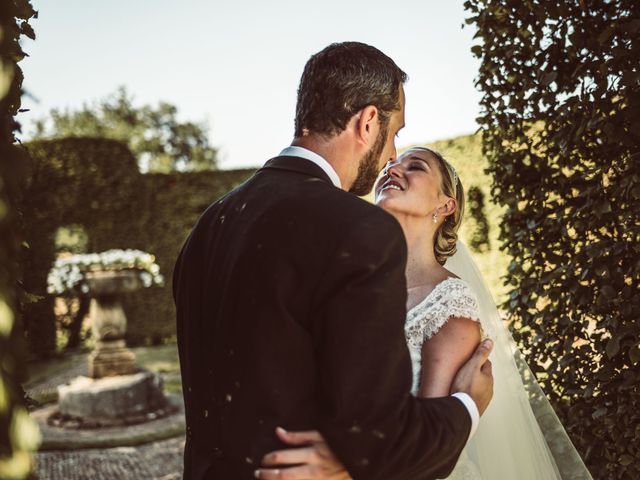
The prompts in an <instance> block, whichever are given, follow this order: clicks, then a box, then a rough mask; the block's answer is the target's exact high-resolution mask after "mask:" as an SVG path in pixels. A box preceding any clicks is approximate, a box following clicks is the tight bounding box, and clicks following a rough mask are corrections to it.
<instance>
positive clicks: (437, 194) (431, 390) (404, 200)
mask: <svg viewBox="0 0 640 480" xmlns="http://www.w3.org/2000/svg"><path fill="white" fill-rule="evenodd" d="M375 193H376V203H377V204H378V205H379V206H380V207H382V208H384V209H385V210H387V211H388V212H389V213H391V214H392V215H393V216H394V217H395V218H396V219H397V220H398V222H399V223H400V225H401V226H402V229H403V231H404V234H405V238H406V240H407V246H408V254H409V255H408V260H407V268H406V277H407V312H408V313H407V319H406V323H405V336H406V340H407V345H408V347H409V352H410V354H411V359H412V368H413V386H412V393H413V394H414V395H419V396H422V397H442V396H446V395H449V391H450V389H451V384H452V382H453V378H454V376H455V374H456V372H457V371H458V369H459V368H460V367H461V366H462V365H463V364H464V363H465V362H466V361H467V360H468V358H469V357H470V356H471V354H472V353H473V351H474V350H475V348H476V346H477V344H478V343H479V341H480V340H481V338H482V337H485V336H488V337H491V338H492V339H493V340H494V344H495V347H494V350H493V353H492V356H491V360H492V364H493V374H494V379H495V381H494V397H493V401H492V403H491V404H490V405H489V408H488V409H487V411H486V412H485V414H484V416H483V417H482V420H481V422H480V426H479V428H478V430H477V431H476V432H475V434H472V435H471V438H470V440H469V442H468V443H467V446H466V447H465V449H464V450H463V452H462V454H461V456H460V459H459V460H458V463H457V464H456V467H455V469H454V470H453V472H452V473H451V475H450V476H449V477H447V478H449V479H454V480H478V479H484V480H486V479H492V480H507V479H509V480H510V479H515V478H518V479H520V480H527V479H530V480H542V479H544V480H552V479H591V476H590V475H589V472H588V470H587V469H586V467H585V466H584V464H583V463H582V460H581V459H580V457H579V456H578V454H577V452H576V451H575V449H574V448H573V445H572V444H571V442H570V440H569V438H568V436H567V435H566V433H565V432H564V429H563V428H562V426H561V424H560V422H559V420H558V419H557V417H556V416H555V414H554V413H553V410H552V408H551V406H550V405H549V403H548V401H546V398H545V397H544V394H543V393H542V391H541V390H540V388H539V386H538V385H537V383H536V382H535V379H534V377H533V375H532V374H531V372H530V371H529V370H528V368H527V366H526V363H525V362H524V361H522V360H521V359H520V357H519V352H518V351H517V349H516V348H515V346H514V343H513V340H512V338H511V336H510V334H509V332H508V330H507V329H506V327H505V326H504V325H503V324H502V322H501V320H500V315H499V313H498V311H497V309H496V306H495V303H494V302H493V300H492V298H491V295H490V293H489V292H488V290H487V288H486V286H485V284H484V282H483V280H482V277H481V275H480V274H479V272H478V271H477V269H476V268H475V264H474V263H473V260H472V259H471V256H470V254H469V253H468V251H467V249H466V247H465V246H464V245H463V244H462V243H460V242H458V241H457V231H458V229H459V227H460V223H461V221H462V216H463V212H464V190H463V187H462V184H461V182H460V179H459V178H458V175H457V173H456V171H455V170H454V168H453V167H452V166H451V165H450V164H449V162H447V161H446V160H445V159H444V158H443V157H442V156H441V155H440V154H439V153H437V152H435V151H433V150H430V149H427V148H422V147H420V148H411V149H410V150H408V151H406V152H405V153H403V154H402V155H400V156H399V157H398V158H397V160H395V161H393V162H390V163H389V164H387V166H386V168H385V170H384V172H383V175H382V176H381V177H380V179H379V180H378V182H377V184H376V187H375ZM445 264H446V268H445ZM540 425H543V427H544V434H543V431H542V429H541V428H540ZM277 435H278V436H279V438H280V439H281V440H282V441H283V442H284V443H285V444H288V445H292V446H296V447H298V448H295V449H289V450H281V451H278V452H272V453H270V454H267V455H266V456H265V457H264V459H263V468H262V469H260V470H258V471H256V477H257V478H262V479H315V478H323V479H327V478H332V479H348V478H350V477H349V474H348V472H347V471H346V470H345V469H344V467H343V466H342V465H341V464H340V462H339V460H338V459H337V458H336V457H335V456H334V455H333V453H332V452H331V450H330V448H329V447H328V445H327V444H326V443H325V442H324V439H323V438H322V436H321V435H320V434H319V433H318V432H315V431H312V432H287V431H285V430H283V429H278V430H277ZM545 436H546V437H547V438H546V439H545ZM550 447H551V448H550ZM554 455H555V456H554ZM276 467H277V468H276ZM287 467H289V468H287Z"/></svg>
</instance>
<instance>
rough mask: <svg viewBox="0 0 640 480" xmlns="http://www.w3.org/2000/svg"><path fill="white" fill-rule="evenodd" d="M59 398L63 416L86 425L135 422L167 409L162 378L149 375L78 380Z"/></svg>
mask: <svg viewBox="0 0 640 480" xmlns="http://www.w3.org/2000/svg"><path fill="white" fill-rule="evenodd" d="M58 395H59V400H58V408H59V411H60V413H61V414H62V415H66V416H69V417H74V418H78V419H81V420H83V422H84V423H92V422H93V423H99V424H103V425H107V424H109V423H114V422H123V421H124V422H126V421H127V420H128V419H131V420H132V421H135V419H137V418H142V417H144V416H145V415H146V414H147V413H149V412H154V411H157V410H161V409H164V408H166V407H167V400H166V398H165V396H164V394H163V393H162V381H161V379H160V377H159V376H158V375H155V374H153V373H151V372H146V371H143V372H139V373H136V374H133V375H123V376H119V377H106V378H100V379H93V378H88V377H77V378H76V379H74V380H72V381H71V382H70V383H69V384H67V385H60V386H59V387H58Z"/></svg>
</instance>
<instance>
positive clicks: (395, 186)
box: [380, 179, 405, 193]
mask: <svg viewBox="0 0 640 480" xmlns="http://www.w3.org/2000/svg"><path fill="white" fill-rule="evenodd" d="M385 190H399V191H401V192H404V190H405V188H404V187H403V186H402V185H400V183H399V182H397V181H396V180H391V179H389V180H387V181H386V182H385V183H384V185H382V188H381V189H380V193H382V192H384V191H385Z"/></svg>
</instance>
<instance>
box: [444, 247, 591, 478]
mask: <svg viewBox="0 0 640 480" xmlns="http://www.w3.org/2000/svg"><path fill="white" fill-rule="evenodd" d="M457 246H458V250H457V253H456V254H455V255H454V256H453V257H451V258H450V259H449V260H448V261H447V262H446V265H445V267H446V268H447V269H448V270H449V271H451V272H452V273H454V274H455V275H457V276H459V277H460V278H461V279H463V280H464V281H466V282H467V283H468V284H469V286H470V287H471V289H472V290H473V291H474V293H475V294H476V296H477V298H478V306H479V313H480V321H481V324H482V328H483V330H484V333H485V335H487V336H489V337H491V338H492V339H493V340H494V350H493V352H492V354H491V357H490V358H491V362H492V365H493V375H494V396H493V400H492V401H491V404H490V405H489V408H488V409H487V411H486V412H485V414H484V415H483V416H482V419H481V421H480V427H479V428H478V431H477V432H476V434H475V435H474V437H473V438H472V439H471V440H470V441H469V443H468V445H467V447H466V449H465V456H466V457H467V458H468V460H467V461H471V462H472V463H473V464H474V465H475V466H476V467H477V468H478V470H479V472H480V474H481V477H482V479H491V480H506V479H515V478H517V479H519V480H529V479H530V480H542V479H544V480H552V479H562V480H569V479H571V480H573V479H576V480H577V479H589V480H590V479H592V477H591V475H590V474H589V471H588V470H587V468H586V466H585V465H584V463H583V461H582V459H581V458H580V456H579V455H578V453H577V451H576V449H575V447H574V446H573V444H572V443H571V440H569V437H568V436H567V434H566V432H565V430H564V428H563V427H562V424H561V423H560V420H559V419H558V417H557V416H556V414H555V412H554V411H553V408H552V407H551V404H550V403H549V401H548V400H547V399H546V397H545V395H544V393H543V392H542V390H541V388H540V386H539V385H538V384H537V382H536V381H535V377H534V375H533V374H532V372H531V371H530V370H529V368H528V366H527V364H526V362H525V361H524V359H523V358H522V356H521V355H520V352H519V351H518V349H517V347H516V345H515V342H514V340H513V337H512V336H511V334H510V333H509V330H508V329H507V327H506V326H505V325H504V323H503V322H502V320H501V318H500V314H499V312H498V309H497V307H496V304H495V302H494V300H493V297H492V296H491V293H490V292H489V290H488V288H487V286H486V284H485V283H484V281H483V279H482V275H481V273H480V272H479V270H478V269H477V267H476V265H475V262H474V261H473V258H472V257H471V254H470V253H469V250H468V249H467V247H466V246H465V245H464V244H463V243H462V242H460V241H458V244H457Z"/></svg>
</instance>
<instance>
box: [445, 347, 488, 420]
mask: <svg viewBox="0 0 640 480" xmlns="http://www.w3.org/2000/svg"><path fill="white" fill-rule="evenodd" d="M492 349H493V342H492V341H491V340H489V339H487V340H483V341H482V342H481V343H480V345H478V348H476V351H475V352H474V354H473V356H472V357H471V358H470V359H469V361H468V362H467V363H465V364H464V365H463V367H462V368H461V369H460V370H459V371H458V374H457V375H456V376H455V378H454V379H453V384H452V385H451V393H456V392H464V393H467V394H469V396H470V397H471V398H472V399H473V401H474V402H475V403H476V405H477V407H478V410H479V411H480V415H482V414H483V413H484V411H485V410H486V409H487V407H488V406H489V402H490V401H491V397H493V374H492V372H491V361H490V360H489V354H490V353H491V350H492Z"/></svg>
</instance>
